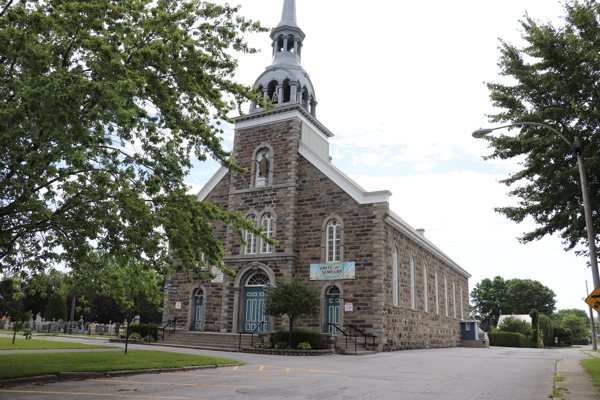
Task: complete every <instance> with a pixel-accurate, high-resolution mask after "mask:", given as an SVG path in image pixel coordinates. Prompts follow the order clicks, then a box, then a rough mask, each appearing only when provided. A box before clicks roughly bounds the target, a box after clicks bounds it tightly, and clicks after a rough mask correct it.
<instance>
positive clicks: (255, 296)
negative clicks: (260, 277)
mask: <svg viewBox="0 0 600 400" xmlns="http://www.w3.org/2000/svg"><path fill="white" fill-rule="evenodd" d="M244 298H245V313H244V331H245V332H252V331H254V329H256V327H257V325H258V324H259V323H260V322H261V321H265V323H264V324H263V325H262V326H261V327H260V328H258V329H257V330H256V332H260V331H267V330H268V325H267V324H268V321H269V320H268V317H267V316H266V315H265V314H264V313H263V310H264V307H265V291H264V289H263V288H262V287H246V290H245V293H244Z"/></svg>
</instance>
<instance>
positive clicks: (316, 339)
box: [272, 329, 323, 349]
mask: <svg viewBox="0 0 600 400" xmlns="http://www.w3.org/2000/svg"><path fill="white" fill-rule="evenodd" d="M272 335H273V336H272V342H273V343H279V342H286V343H287V342H288V340H289V335H290V331H283V330H280V331H275V332H273V334H272ZM304 342H308V343H310V345H311V346H312V347H313V349H321V348H322V347H323V335H322V334H321V332H314V331H305V330H301V329H294V330H293V331H292V347H294V348H296V346H298V344H299V343H304Z"/></svg>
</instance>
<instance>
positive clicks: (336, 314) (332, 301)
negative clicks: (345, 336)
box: [326, 286, 340, 334]
mask: <svg viewBox="0 0 600 400" xmlns="http://www.w3.org/2000/svg"><path fill="white" fill-rule="evenodd" d="M326 297H327V299H326V300H327V322H328V324H327V332H329V333H334V334H337V333H340V331H339V329H337V328H336V327H335V326H331V325H329V324H335V325H337V326H340V288H338V287H337V286H332V287H331V288H330V289H329V290H328V291H327V296H326Z"/></svg>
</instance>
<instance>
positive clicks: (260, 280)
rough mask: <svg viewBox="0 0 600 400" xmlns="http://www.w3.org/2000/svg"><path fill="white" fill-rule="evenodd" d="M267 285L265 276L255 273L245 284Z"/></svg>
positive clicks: (267, 278)
mask: <svg viewBox="0 0 600 400" xmlns="http://www.w3.org/2000/svg"><path fill="white" fill-rule="evenodd" d="M269 283H270V282H269V277H268V276H267V275H265V273H264V272H257V273H255V274H254V275H252V276H251V277H250V278H248V283H246V286H265V285H268V284H269Z"/></svg>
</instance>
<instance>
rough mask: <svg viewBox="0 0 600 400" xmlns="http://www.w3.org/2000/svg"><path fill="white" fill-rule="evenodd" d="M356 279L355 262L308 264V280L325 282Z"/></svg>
mask: <svg viewBox="0 0 600 400" xmlns="http://www.w3.org/2000/svg"><path fill="white" fill-rule="evenodd" d="M354 278H356V262H354V261H353V262H345V263H329V264H310V280H311V281H325V280H332V279H354Z"/></svg>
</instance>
